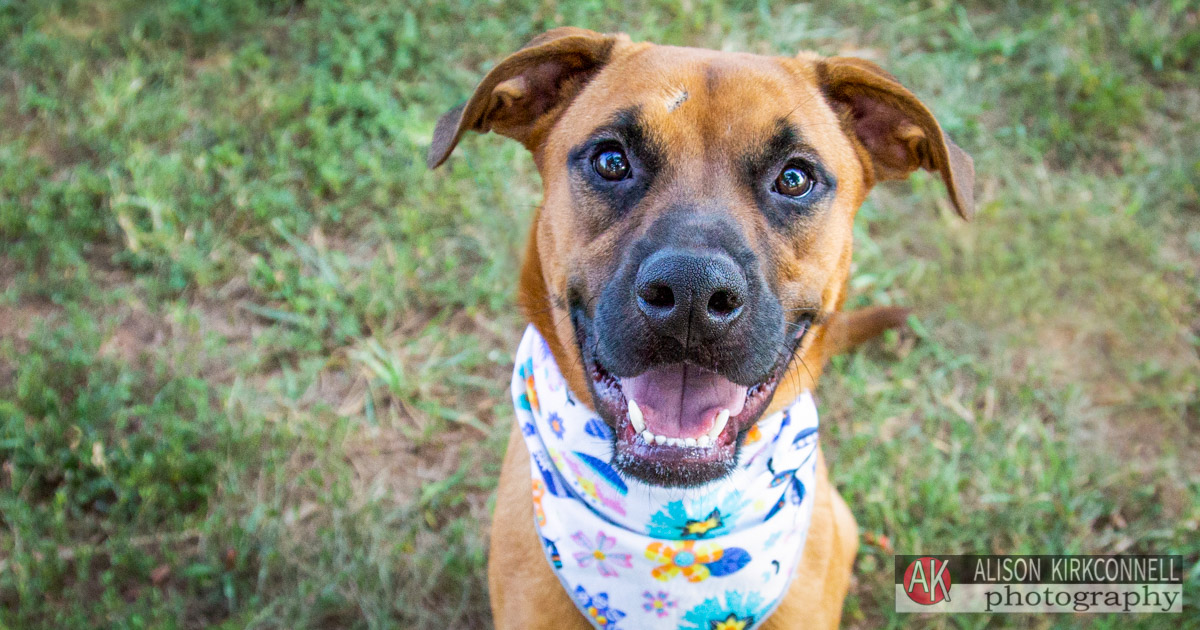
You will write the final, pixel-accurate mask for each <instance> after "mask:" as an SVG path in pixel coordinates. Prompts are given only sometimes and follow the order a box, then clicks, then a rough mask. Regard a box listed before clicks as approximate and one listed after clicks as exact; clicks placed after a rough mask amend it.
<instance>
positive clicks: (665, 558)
mask: <svg viewBox="0 0 1200 630" xmlns="http://www.w3.org/2000/svg"><path fill="white" fill-rule="evenodd" d="M723 554H724V551H723V550H722V549H721V548H720V547H718V546H717V545H715V544H713V543H705V542H698V541H695V540H681V541H678V542H675V543H664V542H652V543H650V544H649V545H648V546H647V547H646V558H647V559H649V560H651V561H654V562H660V563H662V564H660V565H659V566H656V567H654V568H653V569H651V570H650V575H652V576H654V578H655V579H657V580H660V581H663V582H666V581H668V580H670V579H671V578H674V577H675V576H676V575H679V574H680V573H682V574H683V577H685V578H687V581H689V582H700V581H703V580H705V579H707V578H708V576H709V574H710V571H709V569H708V567H707V566H706V565H708V564H709V563H711V562H716V561H717V560H720V559H721V556H722V555H723Z"/></svg>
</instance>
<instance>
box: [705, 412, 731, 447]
mask: <svg viewBox="0 0 1200 630" xmlns="http://www.w3.org/2000/svg"><path fill="white" fill-rule="evenodd" d="M727 424H729V410H728V409H722V410H721V413H719V414H717V422H716V424H714V425H713V428H712V430H710V431H709V432H708V437H710V438H712V440H713V442H716V441H717V436H719V435H721V432H722V431H724V430H725V425H727Z"/></svg>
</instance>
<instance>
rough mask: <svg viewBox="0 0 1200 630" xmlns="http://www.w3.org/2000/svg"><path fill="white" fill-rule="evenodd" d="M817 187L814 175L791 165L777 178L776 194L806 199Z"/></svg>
mask: <svg viewBox="0 0 1200 630" xmlns="http://www.w3.org/2000/svg"><path fill="white" fill-rule="evenodd" d="M815 187H816V180H815V179H814V178H813V176H812V173H810V172H808V170H807V169H805V168H804V167H803V166H799V165H795V164H789V165H787V166H786V167H784V169H783V170H782V171H780V173H779V177H776V178H775V185H774V190H775V192H777V193H779V194H781V195H786V196H788V197H794V198H796V199H799V198H801V197H805V196H807V195H808V193H810V192H812V190H813V188H815Z"/></svg>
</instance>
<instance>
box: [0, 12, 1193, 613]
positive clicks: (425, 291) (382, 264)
mask: <svg viewBox="0 0 1200 630" xmlns="http://www.w3.org/2000/svg"><path fill="white" fill-rule="evenodd" d="M563 24H574V25H580V26H586V27H590V28H594V29H597V30H622V31H626V32H629V33H630V34H631V35H632V36H633V37H634V38H636V39H651V40H655V41H661V42H668V43H676V44H689V45H700V46H707V47H716V48H726V49H736V50H748V51H753V52H762V53H772V54H791V53H792V52H794V51H796V50H798V49H801V48H805V49H815V50H818V51H820V52H824V53H827V54H835V53H850V54H857V55H860V56H865V57H867V58H870V59H873V60H875V61H878V62H880V63H882V64H883V65H885V66H886V67H887V68H888V69H889V70H891V71H892V72H893V73H895V74H896V75H897V76H899V77H901V78H902V80H904V81H905V82H906V83H907V84H908V85H909V86H910V87H912V88H913V89H914V90H915V91H916V93H917V94H919V95H921V96H922V97H923V98H924V99H926V101H927V102H928V103H929V104H930V105H931V106H932V108H933V110H934V111H935V112H937V113H938V115H939V117H940V119H941V120H942V121H943V123H944V125H945V126H946V128H947V130H948V131H949V132H950V133H951V135H953V136H954V138H955V139H956V140H957V141H958V142H959V144H961V145H962V146H963V147H965V148H967V150H968V151H970V152H971V153H972V154H973V155H974V156H975V158H976V165H977V168H978V172H979V182H978V196H977V197H978V200H979V203H980V211H979V215H978V218H977V220H976V221H974V222H972V223H970V224H962V223H959V222H958V221H957V220H956V219H955V218H954V217H953V216H952V213H951V212H950V210H949V207H948V205H947V202H946V201H945V200H944V198H943V195H942V192H941V189H940V185H938V184H936V183H935V179H934V178H932V177H928V176H922V175H918V176H916V177H914V178H913V179H912V181H910V182H908V183H901V184H894V185H888V186H885V187H882V188H880V189H878V190H877V191H876V192H875V193H874V194H873V195H872V197H871V199H870V200H869V201H868V203H867V205H866V206H865V207H864V209H863V211H862V213H861V214H860V219H859V221H858V223H857V226H856V246H857V252H856V266H855V270H854V276H853V280H852V283H853V292H854V296H855V297H854V298H853V302H854V303H855V305H860V304H887V303H895V304H904V305H908V306H911V307H913V308H914V309H915V312H916V315H915V319H914V320H913V330H912V331H911V332H908V333H904V334H901V335H889V336H888V337H887V338H886V339H884V340H883V341H882V342H878V343H874V344H871V345H870V346H869V347H867V348H864V349H862V350H860V351H857V352H855V353H853V354H850V355H848V356H843V357H839V358H837V359H835V361H834V363H833V365H832V366H831V369H830V370H829V372H828V373H827V375H826V377H825V379H824V380H823V382H822V384H821V388H820V390H819V392H818V394H819V400H820V406H821V410H822V418H823V422H824V425H825V427H827V429H826V430H825V436H826V437H825V443H826V449H827V456H828V459H829V461H830V462H831V469H832V470H831V474H832V476H833V479H834V481H835V483H836V484H837V485H838V487H839V488H840V489H841V491H842V493H843V494H844V496H845V497H846V499H847V500H848V502H849V503H850V505H851V507H852V509H853V511H854V512H855V515H856V517H857V518H858V521H859V524H860V526H861V528H862V529H863V531H864V532H865V534H864V546H863V548H862V551H861V552H860V555H859V558H858V561H857V567H856V582H855V585H854V587H853V590H852V594H851V597H850V598H849V600H848V601H847V603H846V609H845V620H846V622H847V625H850V626H854V627H863V628H868V627H880V626H886V627H893V626H910V625H911V626H921V627H925V626H932V627H984V626H988V627H991V626H1000V627H1008V626H1016V627H1025V626H1034V627H1076V626H1092V625H1095V626H1099V627H1113V628H1116V627H1127V626H1128V625H1129V624H1134V625H1137V626H1139V627H1155V628H1168V627H1169V628H1174V627H1179V626H1188V625H1196V624H1200V608H1197V598H1200V588H1198V587H1200V570H1198V569H1196V568H1195V567H1196V566H1197V561H1198V560H1200V456H1198V453H1200V438H1198V437H1197V436H1200V316H1198V315H1197V313H1200V264H1198V263H1197V261H1198V260H1200V192H1198V190H1197V184H1196V182H1197V181H1200V90H1198V89H1197V88H1196V86H1195V81H1194V77H1195V74H1196V72H1197V70H1198V68H1197V66H1196V61H1195V60H1196V59H1197V57H1198V56H1200V37H1198V35H1197V33H1200V8H1198V7H1197V6H1196V5H1195V4H1194V3H1189V2H1181V1H1179V0H1170V1H1158V2H1150V3H1138V4H1137V5H1136V6H1135V5H1134V4H1130V3H1117V2H1103V3H1100V4H1096V3H1091V4H1074V3H1059V2H1052V3H1043V4H1042V5H1039V8H1036V9H1034V8H1030V7H1029V6H1026V5H1021V4H1018V3H982V2H967V3H951V2H933V3H913V2H883V3H881V2H865V1H860V0H844V1H838V2H834V1H832V0H821V1H817V2H814V3H812V4H802V5H794V6H787V7H784V6H774V3H765V2H761V3H751V2H742V3H732V4H730V5H722V4H718V3H714V2H708V1H706V0H693V1H690V2H683V3H673V2H665V1H646V0H637V1H634V2H630V3H625V4H623V5H619V6H617V7H613V6H612V5H611V4H610V3H601V2H598V1H593V0H588V1H584V2H573V3H569V4H564V5H563V6H556V5H555V4H554V3H541V2H532V1H529V0H497V1H495V2H488V3H470V2H466V1H465V0H452V1H450V2H432V1H426V0H415V1H411V0H402V1H400V2H395V1H380V2H372V3H337V2H331V1H325V0H308V1H307V2H286V1H283V0H258V1H254V0H219V1H214V2H204V1H199V0H167V1H165V2H150V1H139V0H112V1H110V2H104V3H94V2H72V1H69V0H47V1H46V2H39V3H22V2H11V1H8V2H5V1H3V0H0V34H2V35H0V85H3V87H2V88H0V122H2V123H3V124H0V246H2V250H0V627H5V628H52V627H80V628H82V627H122V628H143V627H156V628H157V627H165V628H170V627H181V628H192V627H218V628H242V627H264V628H274V627H279V628H304V627H363V628H386V627H418V628H446V627H472V628H474V627H486V626H487V625H488V624H489V622H488V619H487V596H486V586H485V581H484V571H485V559H486V546H487V542H486V537H485V532H486V526H487V521H488V518H489V514H490V511H491V505H490V500H491V498H490V495H491V491H492V490H493V489H494V487H495V475H496V473H497V471H498V466H499V460H500V457H501V455H502V451H503V445H504V442H505V436H506V435H507V432H508V428H509V426H510V425H509V423H510V422H511V420H512V417H511V409H510V407H509V403H508V402H507V401H506V398H507V397H506V394H505V392H506V384H507V379H508V375H509V370H510V362H511V357H512V355H511V353H512V351H513V348H515V345H516V341H517V336H518V334H519V333H520V331H521V328H522V322H521V320H520V318H519V316H518V315H517V314H516V313H515V312H514V309H513V291H514V288H515V276H516V269H517V265H518V260H519V256H520V253H521V248H522V243H523V240H524V235H525V230H526V226H527V224H528V221H529V219H530V216H531V214H532V210H533V209H534V208H535V207H536V205H537V203H538V199H539V195H540V192H539V191H540V188H539V182H538V180H537V175H536V171H535V170H534V168H533V165H532V162H531V160H529V158H528V157H526V156H525V154H524V150H523V149H521V148H520V147H519V146H517V145H516V144H515V143H512V142H506V141H503V140H502V139H500V138H497V137H471V138H469V139H467V140H466V141H465V142H464V143H463V145H462V146H461V147H460V148H459V150H458V152H457V154H456V157H455V158H454V159H452V160H451V161H450V162H449V163H448V165H447V167H445V169H444V170H443V171H439V172H435V173H431V172H429V171H427V170H426V169H425V167H424V165H423V155H424V151H425V148H426V146H427V143H428V141H429V137H430V135H431V133H432V129H433V125H434V121H435V120H436V118H437V116H438V115H439V114H441V113H442V111H444V110H445V109H447V108H449V107H450V106H452V105H454V104H456V103H458V102H460V101H461V100H462V99H464V98H465V97H466V96H467V95H468V94H469V91H470V89H471V88H472V86H473V85H474V82H475V81H476V80H478V78H479V77H480V76H482V74H483V73H484V72H485V71H486V70H487V69H488V68H489V67H491V65H492V64H494V63H496V62H497V60H499V59H500V58H502V57H503V56H504V55H505V54H507V53H508V52H511V51H513V50H515V49H517V48H518V47H520V46H521V45H522V44H523V43H524V42H525V41H526V40H528V39H529V38H531V37H532V36H533V35H535V34H536V33H538V32H540V31H542V30H545V29H547V28H551V27H554V26H558V25H563ZM884 536H886V537H887V538H886V539H884V538H883V537H884ZM881 541H887V542H881ZM893 548H894V549H895V550H896V551H897V552H900V553H920V552H943V553H946V552H980V553H1006V552H1007V553H1053V552H1078V553H1118V552H1125V553H1134V552H1146V553H1179V554H1183V555H1184V556H1185V557H1186V558H1187V564H1188V567H1189V568H1190V574H1189V577H1188V582H1187V584H1186V585H1185V611H1184V613H1183V616H1182V618H1180V617H1179V616H1166V615H1160V616H1146V617H1126V616H1113V617H1083V616H1048V617H1037V618H1021V617H1012V616H986V615H968V616H961V617H945V616H938V617H913V616H899V615H896V614H895V613H893V612H892V610H893V602H892V595H891V587H890V583H891V579H892V578H891V555H890V554H891V553H892V549H893Z"/></svg>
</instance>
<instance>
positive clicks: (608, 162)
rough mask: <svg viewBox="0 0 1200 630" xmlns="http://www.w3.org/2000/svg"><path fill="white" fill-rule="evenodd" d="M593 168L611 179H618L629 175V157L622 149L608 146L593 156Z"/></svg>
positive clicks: (601, 175)
mask: <svg viewBox="0 0 1200 630" xmlns="http://www.w3.org/2000/svg"><path fill="white" fill-rule="evenodd" d="M592 168H593V169H595V171H596V173H597V174H598V175H600V177H603V178H604V179H607V180H609V181H613V182H615V181H618V180H622V179H625V178H626V177H629V159H628V158H626V157H625V154H624V153H622V152H621V150H620V149H615V148H608V149H604V150H603V151H600V152H599V153H597V154H596V157H594V158H592Z"/></svg>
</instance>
